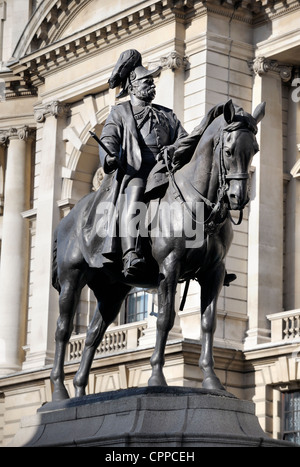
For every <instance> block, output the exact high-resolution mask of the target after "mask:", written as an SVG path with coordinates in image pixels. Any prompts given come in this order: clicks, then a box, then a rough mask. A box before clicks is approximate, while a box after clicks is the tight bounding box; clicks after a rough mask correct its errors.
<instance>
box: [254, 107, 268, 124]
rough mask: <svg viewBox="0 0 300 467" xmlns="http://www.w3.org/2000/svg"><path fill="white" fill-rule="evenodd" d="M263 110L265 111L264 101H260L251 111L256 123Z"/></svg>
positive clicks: (262, 116)
mask: <svg viewBox="0 0 300 467" xmlns="http://www.w3.org/2000/svg"><path fill="white" fill-rule="evenodd" d="M265 111H266V103H265V102H262V103H261V104H258V106H257V107H256V109H255V110H254V112H253V118H254V120H256V123H259V122H260V121H261V120H262V119H263V118H264V116H265Z"/></svg>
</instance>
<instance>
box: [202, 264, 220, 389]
mask: <svg viewBox="0 0 300 467" xmlns="http://www.w3.org/2000/svg"><path fill="white" fill-rule="evenodd" d="M224 277H225V266H224V264H223V263H220V264H219V265H218V266H217V267H216V268H215V269H214V270H213V271H212V272H211V273H210V274H208V275H207V276H206V277H205V279H204V280H202V281H201V330H202V348H201V356H200V360H199V366H200V368H201V369H202V371H203V382H202V387H203V388H206V389H221V390H225V388H224V387H223V386H222V384H221V382H220V380H219V378H218V377H217V376H216V374H215V371H214V358H213V338H214V333H215V330H216V322H217V300H218V297H219V294H220V291H221V289H222V286H223V282H224Z"/></svg>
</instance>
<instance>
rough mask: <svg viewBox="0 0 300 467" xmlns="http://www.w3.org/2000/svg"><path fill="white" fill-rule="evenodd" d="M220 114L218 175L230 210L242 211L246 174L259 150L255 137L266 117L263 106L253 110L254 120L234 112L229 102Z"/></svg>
mask: <svg viewBox="0 0 300 467" xmlns="http://www.w3.org/2000/svg"><path fill="white" fill-rule="evenodd" d="M223 113H224V119H225V122H226V124H225V126H224V128H223V132H222V136H221V140H220V142H221V151H220V174H221V176H222V177H223V183H224V184H225V183H226V185H227V191H226V196H227V198H228V202H229V206H230V209H233V210H241V209H243V208H244V207H245V205H246V204H247V203H248V201H249V197H248V187H249V171H250V165H251V161H252V158H253V156H254V154H255V153H256V152H257V151H258V150H259V147H258V144H257V141H256V137H255V135H256V133H257V124H258V123H259V122H260V121H261V120H262V119H263V117H264V115H265V102H263V103H261V104H259V105H258V106H257V107H256V109H255V111H254V113H253V116H252V115H250V114H248V113H246V112H244V111H243V110H242V109H236V108H235V107H234V106H233V104H232V102H231V101H228V102H227V103H226V104H225V105H224V111H223Z"/></svg>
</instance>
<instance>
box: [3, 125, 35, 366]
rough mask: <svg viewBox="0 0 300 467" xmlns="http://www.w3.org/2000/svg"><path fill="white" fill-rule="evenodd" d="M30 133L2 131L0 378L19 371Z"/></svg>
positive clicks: (24, 285)
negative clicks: (23, 215) (3, 148)
mask: <svg viewBox="0 0 300 467" xmlns="http://www.w3.org/2000/svg"><path fill="white" fill-rule="evenodd" d="M30 136H31V131H30V130H29V128H28V127H23V128H19V129H16V128H11V129H10V130H8V131H2V132H1V135H0V141H1V143H2V144H6V145H7V162H6V172H5V191H4V212H3V226H2V248H1V269H0V315H1V325H0V375H5V374H9V373H13V372H15V371H17V370H20V368H21V360H22V345H23V344H24V326H25V319H26V299H27V286H28V284H27V260H28V258H27V256H28V229H27V226H26V223H25V221H24V220H23V218H22V216H21V213H22V212H23V211H24V210H26V209H28V207H29V200H30V190H29V187H30V185H29V183H30V165H29V164H30V162H31V143H30V142H31V138H30Z"/></svg>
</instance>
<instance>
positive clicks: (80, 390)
mask: <svg viewBox="0 0 300 467" xmlns="http://www.w3.org/2000/svg"><path fill="white" fill-rule="evenodd" d="M85 395H86V394H85V388H84V387H82V386H77V387H75V397H83V396H85Z"/></svg>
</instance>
